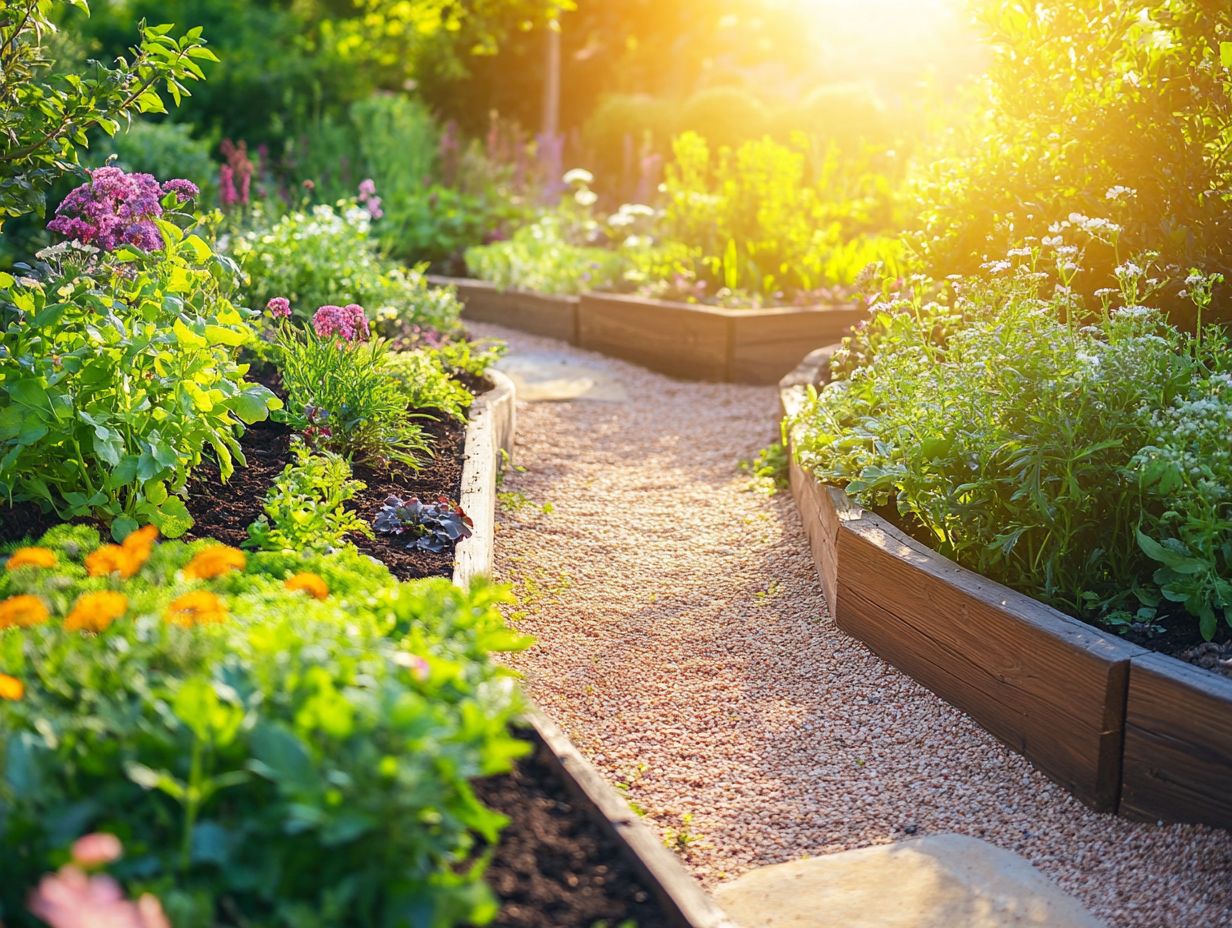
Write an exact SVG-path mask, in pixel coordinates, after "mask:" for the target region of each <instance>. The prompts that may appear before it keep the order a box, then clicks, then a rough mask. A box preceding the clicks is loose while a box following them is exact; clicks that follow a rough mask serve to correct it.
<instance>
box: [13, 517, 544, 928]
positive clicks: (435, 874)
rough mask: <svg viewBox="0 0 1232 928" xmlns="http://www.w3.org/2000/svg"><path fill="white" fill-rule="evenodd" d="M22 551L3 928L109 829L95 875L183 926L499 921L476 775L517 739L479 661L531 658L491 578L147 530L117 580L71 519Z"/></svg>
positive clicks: (442, 926)
mask: <svg viewBox="0 0 1232 928" xmlns="http://www.w3.org/2000/svg"><path fill="white" fill-rule="evenodd" d="M38 545H39V547H40V549H42V550H45V551H48V552H50V553H51V554H53V555H55V557H56V559H57V563H56V564H55V565H54V566H51V567H33V566H30V567H23V568H21V569H19V570H5V571H0V616H9V615H10V614H17V611H18V610H17V608H16V607H14V606H13V604H14V603H15V602H16V603H17V605H18V606H22V604H23V603H31V604H32V605H30V606H28V607H22V608H24V609H25V611H24V612H22V613H21V615H22V616H24V617H25V619H26V620H28V624H27V625H26V627H4V628H0V666H2V667H3V668H4V673H5V674H6V677H5V678H4V679H5V681H6V682H7V681H9V680H12V681H15V682H16V683H17V684H18V685H19V686H20V692H19V693H18V692H17V688H16V687H14V686H12V685H9V686H8V687H6V689H5V694H6V698H3V699H0V730H3V731H4V732H5V738H4V739H3V743H0V769H2V770H3V771H4V776H3V778H2V779H0V809H2V810H3V815H0V844H2V845H3V846H4V847H8V848H21V853H20V854H10V855H8V856H7V857H6V859H5V865H4V866H3V867H0V913H2V914H3V917H4V921H5V924H7V925H10V926H13V928H35V925H37V924H38V923H37V922H36V921H34V919H33V918H32V917H31V916H30V914H29V913H28V911H27V909H26V902H27V898H28V893H29V892H30V890H31V888H32V887H34V886H35V885H36V883H37V882H38V879H39V878H40V877H41V876H42V875H43V874H45V873H47V872H48V871H50V870H53V869H55V867H56V866H57V865H58V864H59V863H61V862H62V861H64V860H65V859H66V858H67V852H68V850H69V847H70V845H71V844H72V843H73V842H74V841H75V840H76V839H77V838H79V837H80V836H82V835H84V834H87V833H89V832H105V833H109V834H113V835H116V836H122V837H123V840H124V843H125V845H126V848H127V851H128V853H127V854H126V855H125V857H123V858H122V859H120V860H118V861H116V862H115V863H114V864H113V865H112V867H111V868H110V869H111V873H112V875H113V876H115V877H116V878H117V879H119V880H122V881H123V884H124V886H125V888H126V889H127V890H128V892H129V893H130V894H131V895H132V896H134V897H136V896H138V895H140V894H141V893H144V892H152V893H154V894H156V895H157V896H158V897H159V898H160V899H161V901H162V903H163V906H164V907H165V909H166V914H167V917H168V920H169V921H170V922H171V923H172V924H174V925H177V926H193V925H219V924H232V923H234V922H235V920H236V918H237V913H241V912H242V913H243V917H242V920H243V921H244V922H245V923H251V924H260V925H267V926H271V928H289V926H303V925H305V924H314V925H324V924H331V925H424V926H431V928H449V926H454V925H462V924H482V923H484V922H485V921H487V920H489V919H490V918H491V916H492V915H494V914H495V911H496V902H495V900H494V899H493V897H492V894H491V891H490V890H489V889H488V888H487V886H486V885H485V884H484V882H483V866H482V856H481V855H480V853H479V852H480V847H481V844H480V842H481V841H482V842H483V843H484V844H486V845H490V844H492V843H493V842H495V841H496V840H497V837H498V834H499V832H500V829H501V827H502V826H503V824H504V821H505V820H504V818H503V817H502V816H500V815H497V814H495V813H493V812H491V811H489V810H488V809H486V808H485V807H484V806H482V805H481V804H480V803H479V802H478V801H477V800H476V798H475V794H474V792H473V791H472V788H471V785H470V782H469V781H470V780H471V779H472V778H475V777H480V776H487V775H491V774H496V773H501V772H504V771H507V770H508V769H509V768H510V765H511V763H512V761H513V760H514V759H515V758H516V757H518V756H520V755H521V754H523V753H524V752H525V750H526V748H525V745H524V743H523V742H520V741H518V740H517V739H515V738H514V737H512V735H511V734H510V732H509V725H510V723H511V722H512V721H513V719H514V718H515V717H516V715H517V714H518V713H519V712H520V710H521V700H520V698H519V696H518V694H517V691H516V690H515V689H514V687H513V686H512V685H511V682H512V681H511V679H510V676H511V675H510V672H509V671H507V670H504V669H502V668H500V667H498V666H496V664H495V663H493V661H492V660H491V656H492V654H493V653H494V652H496V651H502V650H517V649H520V648H523V647H525V646H526V645H527V643H528V639H526V638H525V637H523V636H521V635H518V634H515V633H513V632H511V631H509V630H508V628H507V627H506V626H505V623H504V619H503V617H502V616H501V613H500V611H499V609H498V608H497V607H498V606H499V605H500V604H501V603H502V602H504V601H505V595H504V594H503V593H501V592H500V591H499V590H498V589H497V588H494V587H491V586H488V585H485V584H483V583H477V584H476V585H474V586H473V587H472V588H471V589H470V590H469V591H467V590H462V589H458V588H456V587H454V586H453V585H452V584H450V583H449V582H448V581H446V580H428V581H417V582H414V583H405V584H400V583H397V582H395V581H394V580H393V579H392V578H391V577H390V575H389V573H388V571H387V570H385V568H384V567H382V566H380V565H379V564H376V563H374V562H373V561H371V560H370V559H368V558H366V557H364V556H362V555H360V554H359V553H358V552H356V551H354V550H353V549H349V550H347V549H344V550H342V551H340V552H337V553H335V554H332V555H329V556H305V555H302V554H300V553H274V552H258V553H256V554H253V555H250V556H248V557H247V558H245V557H244V556H243V555H242V554H241V553H240V552H238V551H234V550H233V549H225V548H221V547H220V546H218V545H217V544H216V543H210V542H199V543H194V544H193V545H191V546H190V545H185V544H182V543H179V542H170V543H165V544H161V545H153V544H151V543H150V540H149V539H146V540H145V543H144V545H143V546H140V548H139V550H135V552H134V563H133V565H132V566H133V569H134V572H133V573H132V575H131V576H129V577H128V578H127V579H122V578H121V575H120V574H118V573H110V574H104V573H102V570H103V569H104V568H103V567H100V563H101V562H100V561H99V559H98V558H96V557H95V555H96V554H97V553H98V550H99V549H98V548H97V545H98V536H97V533H96V532H94V531H93V530H92V529H90V528H88V527H83V526H68V527H62V528H58V529H54V530H52V531H51V532H50V533H48V534H47V535H46V536H44V537H43V538H42V539H41V540H40V541H39V542H38ZM210 552H213V554H211V553H210ZM220 553H221V554H225V555H227V556H226V557H219V556H216V555H218V554H220ZM194 565H195V566H194ZM207 567H209V569H206V568H207ZM35 607H37V608H35Z"/></svg>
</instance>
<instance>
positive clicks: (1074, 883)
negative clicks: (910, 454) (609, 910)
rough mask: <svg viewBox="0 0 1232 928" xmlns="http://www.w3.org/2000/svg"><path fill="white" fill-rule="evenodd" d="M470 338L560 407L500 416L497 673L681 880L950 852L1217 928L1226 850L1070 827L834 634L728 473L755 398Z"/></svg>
mask: <svg viewBox="0 0 1232 928" xmlns="http://www.w3.org/2000/svg"><path fill="white" fill-rule="evenodd" d="M471 328H472V329H473V330H474V331H475V332H476V333H477V334H480V335H493V336H499V337H501V338H504V339H505V340H506V341H508V342H509V344H510V357H509V358H508V359H507V360H506V361H505V362H503V364H504V365H505V366H507V367H509V368H510V369H511V371H512V373H514V374H516V375H518V376H519V377H520V378H521V379H522V381H523V383H524V384H527V385H531V386H534V387H535V389H534V390H533V391H532V395H536V396H538V397H539V398H540V400H546V399H547V397H549V396H551V395H553V391H554V390H556V392H557V393H558V394H561V395H565V396H568V397H571V399H567V400H564V401H539V402H534V403H526V402H520V403H519V408H518V417H519V420H518V435H517V449H518V450H517V455H516V463H517V464H518V465H519V467H520V468H525V470H524V471H521V470H519V471H516V472H513V473H510V474H509V475H508V477H507V479H506V481H505V484H504V486H503V487H502V490H503V491H504V492H503V499H502V511H501V512H500V513H499V514H498V526H497V536H496V572H497V575H498V577H499V578H500V579H502V580H505V581H507V582H510V583H512V584H514V586H515V588H516V590H517V592H518V593H519V594H520V596H521V598H522V604H521V605H520V607H519V611H518V612H517V613H516V614H515V616H514V618H515V619H516V621H517V622H518V625H519V627H520V628H521V629H522V630H523V631H526V632H528V633H530V634H533V635H535V636H536V637H537V638H538V641H539V643H538V645H536V646H535V647H534V648H533V649H531V650H530V651H528V652H526V653H525V654H522V655H518V656H517V657H516V658H515V659H514V660H513V661H512V663H513V664H514V665H515V666H516V667H517V668H518V669H519V670H521V671H522V672H523V673H524V674H525V677H526V685H527V688H528V690H529V692H530V694H531V696H532V697H533V698H534V700H535V701H536V703H538V705H539V706H540V707H541V708H542V709H543V710H544V711H545V712H546V713H547V714H548V715H549V716H551V717H552V718H553V719H554V720H555V721H556V722H557V723H558V724H560V725H561V727H562V728H564V729H565V730H566V732H567V733H568V734H569V736H570V737H571V738H572V739H573V740H574V742H575V743H576V744H577V745H578V747H579V748H580V749H581V750H582V752H583V753H585V754H587V755H588V756H589V757H590V759H591V760H592V761H593V762H594V763H595V764H596V765H597V766H598V767H599V768H600V769H601V770H602V771H603V772H604V773H605V774H606V775H607V776H608V777H609V779H610V780H611V781H612V782H614V783H616V784H618V785H619V786H620V788H621V789H622V790H623V791H624V792H625V794H626V796H627V797H628V798H629V799H630V800H631V801H632V802H633V803H634V804H635V805H636V806H637V807H638V808H639V809H641V810H642V811H643V812H644V813H645V816H646V818H647V820H648V821H649V822H650V823H652V824H653V826H654V827H656V828H657V829H658V831H659V832H660V833H661V834H662V835H663V837H664V839H665V841H667V842H668V843H669V845H671V846H674V847H675V848H676V849H677V850H678V851H680V852H681V856H682V857H683V858H684V860H685V861H686V862H687V864H688V865H689V867H690V868H691V869H692V870H693V872H694V873H695V874H696V875H697V876H698V877H699V878H701V879H702V880H703V882H705V883H707V884H708V885H712V886H713V885H714V884H716V883H718V882H721V881H723V880H726V879H730V878H732V877H735V876H738V875H739V874H741V873H743V872H744V871H746V870H748V869H750V868H752V867H756V866H761V865H764V864H769V863H777V862H780V861H785V860H791V859H794V858H798V857H801V856H805V855H816V854H826V853H831V852H835V851H840V850H846V849H850V848H856V847H864V846H869V845H875V844H883V843H887V842H890V841H897V840H901V839H903V838H905V837H907V836H909V835H915V834H919V835H925V834H937V833H940V832H958V833H960V834H965V835H971V836H973V837H979V838H984V839H986V840H988V841H991V842H992V843H994V844H997V845H998V846H1000V847H1003V848H1006V849H1008V850H1011V851H1015V852H1017V853H1019V854H1021V855H1022V856H1024V857H1025V858H1027V859H1028V860H1029V861H1031V862H1032V863H1033V864H1035V865H1036V866H1037V867H1039V868H1040V869H1041V870H1043V871H1044V872H1045V873H1047V874H1048V875H1049V876H1051V877H1052V878H1053V879H1054V880H1055V881H1056V882H1057V883H1058V884H1059V885H1060V886H1061V887H1062V888H1063V889H1065V890H1066V891H1068V892H1070V893H1072V894H1074V895H1075V896H1077V897H1078V898H1079V899H1080V900H1081V901H1082V902H1083V903H1084V904H1085V905H1086V906H1087V907H1088V908H1089V909H1090V910H1091V911H1092V912H1093V913H1095V914H1096V915H1097V916H1099V917H1101V918H1104V919H1106V920H1107V921H1108V922H1109V924H1110V925H1113V926H1116V928H1139V926H1141V928H1163V926H1169V928H1173V926H1186V928H1187V926H1195V925H1211V926H1214V925H1232V835H1229V834H1227V833H1223V832H1217V831H1215V830H1212V829H1204V828H1200V827H1193V826H1167V827H1159V826H1154V825H1144V824H1137V823H1132V822H1128V821H1124V820H1121V819H1118V818H1115V817H1112V816H1108V815H1100V814H1096V813H1093V812H1091V811H1089V810H1087V809H1086V808H1085V807H1083V806H1082V805H1081V804H1080V803H1078V801H1077V800H1075V799H1073V798H1072V797H1070V796H1069V795H1068V794H1067V793H1066V792H1065V791H1064V790H1063V789H1061V788H1060V787H1058V786H1055V785H1054V784H1053V783H1051V782H1050V781H1049V780H1048V779H1046V778H1045V777H1044V776H1043V775H1042V774H1040V773H1038V772H1037V771H1036V770H1035V769H1034V768H1032V767H1031V765H1030V764H1028V763H1027V762H1026V761H1025V760H1024V759H1022V758H1021V757H1019V756H1018V755H1016V754H1014V753H1012V752H1011V751H1009V750H1008V749H1006V748H1004V747H1002V746H1001V745H1000V744H999V743H998V742H997V741H995V740H994V739H993V738H992V737H991V736H990V735H988V734H987V733H985V732H984V731H983V730H982V729H981V728H979V726H977V725H976V724H975V723H974V722H972V721H971V720H970V719H969V718H967V717H966V716H965V715H963V714H962V713H961V712H959V711H958V710H956V709H954V708H952V707H950V706H949V705H947V704H946V703H944V702H943V701H942V700H940V699H938V698H937V697H935V696H933V695H932V694H931V693H929V692H928V691H927V690H925V689H924V688H923V687H921V686H919V685H918V684H916V683H915V682H914V681H912V680H911V679H910V678H908V677H907V676H905V675H904V674H902V673H899V672H898V671H896V670H895V669H894V668H892V667H890V666H889V665H888V664H886V663H885V662H883V661H882V660H880V659H879V658H877V657H876V656H875V655H873V654H871V653H870V652H869V651H868V650H867V649H865V648H864V647H863V645H861V644H860V643H859V642H857V641H855V640H854V639H852V638H849V637H847V636H846V635H844V634H843V633H842V632H840V631H839V630H838V629H837V628H836V627H835V625H834V624H833V622H832V621H831V620H830V618H829V616H828V614H827V611H826V604H825V601H824V599H823V597H822V595H821V592H820V588H819V585H818V582H817V578H816V576H815V574H814V570H813V564H812V561H811V558H810V556H809V551H808V545H807V543H806V541H805V538H804V534H803V530H802V527H801V525H800V521H799V517H798V515H797V513H796V510H795V508H794V505H793V504H792V501H791V498H790V496H789V495H788V494H785V493H780V494H778V495H777V496H767V495H765V494H763V493H759V492H754V491H751V490H750V489H749V487H750V479H749V477H748V475H747V474H744V473H742V472H741V471H739V470H738V469H737V466H736V462H737V460H738V459H741V458H749V457H751V456H752V455H753V454H754V453H755V452H756V451H757V450H758V449H759V448H761V447H763V446H764V445H766V444H767V443H769V442H770V441H771V440H773V439H774V438H775V427H774V420H775V415H776V408H777V396H776V392H775V390H774V389H773V388H769V387H749V386H737V385H730V384H704V383H682V382H678V381H674V380H671V379H669V378H666V377H662V376H659V375H657V374H654V373H651V372H649V371H646V370H643V369H641V368H638V367H635V366H633V365H630V364H625V363H623V362H621V361H617V360H614V359H610V358H605V357H603V356H600V355H596V354H592V353H589V352H585V351H581V350H579V349H575V348H571V347H569V346H566V345H563V344H562V343H559V342H553V341H549V340H545V339H540V338H536V337H533V336H530V335H526V334H523V333H519V332H514V331H511V330H506V329H501V328H498V327H496V326H489V325H478V324H472V325H471ZM553 364H555V365H558V366H559V369H560V370H561V371H564V372H565V373H563V374H561V375H560V376H559V377H554V375H553V374H552V373H551V372H550V371H549V372H548V373H544V371H545V368H551V366H552V365H553ZM554 380H555V384H553V381H554ZM588 380H593V381H594V384H593V386H588ZM561 384H563V387H562V386H561ZM545 509H546V510H549V511H545Z"/></svg>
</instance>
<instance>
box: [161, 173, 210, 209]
mask: <svg viewBox="0 0 1232 928" xmlns="http://www.w3.org/2000/svg"><path fill="white" fill-rule="evenodd" d="M163 193H164V194H169V193H174V194H175V198H176V200H178V201H179V202H180V203H187V202H188V201H189V200H195V199H197V197H198V196H200V195H201V190H200V189H199V188H198V187H197V185H196V184H194V183H193V182H192V181H190V180H184V178H182V177H176V178H173V179H172V180H169V181H167V182H166V183H164V184H163Z"/></svg>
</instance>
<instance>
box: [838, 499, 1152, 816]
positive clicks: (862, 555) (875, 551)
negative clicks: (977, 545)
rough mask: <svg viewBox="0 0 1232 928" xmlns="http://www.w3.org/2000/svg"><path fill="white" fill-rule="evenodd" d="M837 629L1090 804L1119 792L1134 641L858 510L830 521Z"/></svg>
mask: <svg viewBox="0 0 1232 928" xmlns="http://www.w3.org/2000/svg"><path fill="white" fill-rule="evenodd" d="M837 548H838V565H839V569H838V577H837V587H838V590H837V594H836V599H835V600H834V602H832V604H831V609H832V611H833V613H834V615H835V619H836V621H837V622H838V625H839V627H840V628H842V629H843V630H844V631H846V632H848V633H849V634H851V635H853V636H855V637H857V638H859V639H860V640H861V641H863V642H864V643H865V644H867V645H868V646H869V647H870V648H872V649H873V651H875V652H876V653H877V654H879V655H880V656H881V657H883V658H885V659H886V660H888V661H889V662H890V663H892V664H894V666H896V667H898V668H899V669H901V670H903V671H905V672H906V673H908V674H910V675H911V676H912V677H913V678H914V679H916V680H917V681H919V682H920V683H922V684H923V685H924V686H926V687H928V688H929V689H930V690H932V691H933V692H935V693H936V694H937V695H939V696H941V697H942V698H943V699H945V700H946V701H947V702H949V703H950V704H952V705H954V706H956V707H958V708H959V709H962V710H963V711H964V712H966V713H967V714H968V715H970V716H971V717H972V718H973V719H975V720H976V721H977V722H979V723H980V725H981V726H983V727H984V728H985V729H987V730H988V731H989V732H990V733H991V734H992V735H994V736H995V737H997V738H998V739H999V740H1001V741H1003V742H1004V743H1005V744H1007V745H1008V746H1009V747H1011V748H1013V749H1014V750H1015V751H1018V752H1019V753H1021V754H1022V755H1024V756H1025V757H1026V758H1028V759H1029V760H1030V761H1032V762H1033V763H1034V764H1035V765H1036V766H1037V767H1039V768H1040V770H1042V771H1043V772H1044V773H1045V774H1047V775H1048V776H1050V777H1051V778H1052V779H1054V780H1056V781H1057V782H1058V783H1060V784H1061V785H1063V786H1065V787H1066V788H1067V789H1068V790H1070V792H1072V793H1073V794H1074V795H1075V796H1077V797H1078V798H1079V799H1081V800H1082V801H1083V802H1085V803H1086V804H1087V805H1089V806H1091V807H1092V808H1094V809H1098V810H1101V811H1115V809H1116V807H1117V803H1118V797H1119V794H1120V775H1121V750H1122V735H1123V728H1124V712H1125V692H1126V686H1127V681H1128V674H1129V662H1130V660H1131V659H1132V658H1134V657H1136V656H1139V655H1142V654H1145V653H1146V652H1145V651H1144V650H1143V649H1142V648H1139V647H1137V646H1135V645H1131V644H1128V643H1126V642H1124V641H1122V640H1121V639H1119V638H1116V637H1114V636H1112V635H1109V634H1106V633H1104V632H1101V631H1099V630H1098V629H1095V628H1092V627H1091V626H1088V625H1085V624H1084V623H1082V622H1079V621H1078V620H1077V619H1074V618H1071V617H1070V616H1066V615H1064V614H1063V613H1061V612H1058V611H1056V610H1055V609H1050V608H1049V607H1047V606H1044V605H1043V604H1041V603H1038V602H1036V601H1035V600H1033V599H1031V598H1030V597H1027V596H1023V595H1022V594H1020V593H1016V592H1014V591H1013V590H1010V589H1008V588H1007V587H1004V586H1001V585H1000V584H997V583H993V582H992V581H990V580H987V579H985V578H983V577H980V576H979V575H978V574H975V573H973V572H972V571H969V570H966V569H965V568H963V567H960V566H959V565H957V564H955V563H953V562H952V561H949V560H947V559H946V558H943V557H941V556H940V555H939V554H937V553H936V552H934V551H931V550H929V549H928V548H926V547H925V546H923V545H921V544H919V543H918V542H916V541H914V540H913V539H910V538H908V537H907V536H905V535H903V534H902V533H901V532H899V531H898V530H897V529H895V528H894V527H893V526H891V525H890V524H889V523H887V522H885V520H884V519H881V518H879V517H878V516H875V515H872V514H869V513H865V514H864V515H863V516H861V517H860V518H858V519H851V518H848V519H845V520H843V521H842V522H841V523H840V525H839V531H838V545H837Z"/></svg>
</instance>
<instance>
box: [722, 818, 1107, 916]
mask: <svg viewBox="0 0 1232 928" xmlns="http://www.w3.org/2000/svg"><path fill="white" fill-rule="evenodd" d="M714 895H715V898H716V899H717V900H718V902H719V905H720V906H722V907H723V909H724V910H725V911H726V912H727V914H728V915H729V916H731V917H732V918H733V919H735V921H736V922H737V923H739V925H740V926H741V928H838V926H842V928H1107V926H1106V925H1105V924H1104V923H1103V922H1101V921H1099V920H1098V919H1096V918H1095V917H1094V916H1092V915H1091V914H1090V913H1089V912H1087V911H1086V909H1084V908H1083V907H1082V906H1081V905H1080V904H1079V903H1078V901H1077V900H1076V899H1074V898H1073V897H1072V896H1070V895H1068V894H1066V893H1064V892H1062V891H1061V890H1060V889H1059V888H1058V887H1057V886H1056V885H1055V884H1053V883H1052V882H1051V881H1050V880H1049V879H1048V878H1047V877H1045V876H1044V875H1043V874H1042V873H1040V872H1039V871H1038V870H1036V869H1035V867H1033V866H1032V865H1031V864H1030V863H1028V862H1027V861H1026V860H1024V859H1023V858H1022V857H1019V856H1018V855H1017V854H1014V853H1012V852H1010V851H1006V850H1002V849H1001V848H999V847H996V846H995V845H993V844H989V843H988V842H987V841H981V840H979V839H978V838H968V837H965V836H963V835H955V834H942V835H930V836H928V837H925V838H918V839H915V840H911V841H901V842H899V843H897V844H889V845H885V846H882V847H868V848H861V849H859V850H855V851H844V852H842V853H839V854H830V855H828V856H825V857H809V858H806V859H804V860H796V861H791V862H789V863H784V864H774V865H773V866H769V867H761V868H759V869H757V870H753V871H750V872H749V873H746V874H744V875H743V876H741V877H740V878H739V879H736V880H733V881H731V882H729V883H724V884H723V885H721V886H719V887H718V889H717V890H715V894H714Z"/></svg>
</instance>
